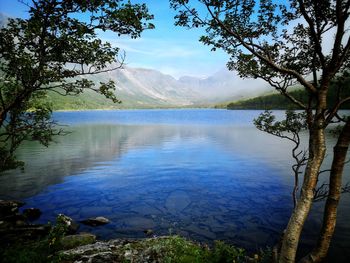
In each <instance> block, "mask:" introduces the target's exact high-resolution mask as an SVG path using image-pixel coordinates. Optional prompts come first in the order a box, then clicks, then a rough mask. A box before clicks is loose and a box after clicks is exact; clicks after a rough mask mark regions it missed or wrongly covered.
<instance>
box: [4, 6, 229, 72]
mask: <svg viewBox="0 0 350 263" xmlns="http://www.w3.org/2000/svg"><path fill="white" fill-rule="evenodd" d="M132 2H135V1H132ZM137 2H144V3H146V4H147V6H148V8H149V10H150V13H152V14H154V16H155V19H154V21H153V23H154V24H155V26H156V29H154V30H147V31H145V32H144V33H143V34H142V37H141V38H139V39H130V38H127V37H118V36H116V35H115V34H112V33H108V34H104V35H102V38H103V39H104V40H106V41H109V42H111V43H112V44H113V45H115V46H118V47H120V48H122V49H123V50H125V52H126V63H127V65H128V66H130V67H142V68H152V69H156V70H159V71H161V72H163V73H166V74H170V75H172V76H174V77H180V76H184V75H189V76H197V77H206V76H210V75H212V74H213V73H215V72H216V71H219V70H221V69H223V68H224V67H225V64H226V62H227V60H228V56H227V55H226V54H225V53H224V52H222V51H216V52H211V51H210V48H209V47H208V46H204V45H203V44H202V43H200V42H199V41H198V39H199V37H200V35H201V31H200V30H199V29H197V30H195V29H193V30H188V29H186V28H180V27H175V26H174V15H175V11H174V10H171V9H170V6H169V1H167V0H158V1H156V0H144V1H141V0H139V1H137ZM26 10H27V7H26V6H25V5H23V4H21V3H19V2H18V1H17V0H0V12H2V13H4V14H6V15H8V16H11V17H25V16H26V15H27V14H26Z"/></svg>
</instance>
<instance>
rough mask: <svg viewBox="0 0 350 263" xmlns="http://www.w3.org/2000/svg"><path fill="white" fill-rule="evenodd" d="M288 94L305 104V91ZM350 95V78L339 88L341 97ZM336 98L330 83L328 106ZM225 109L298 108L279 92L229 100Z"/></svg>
mask: <svg viewBox="0 0 350 263" xmlns="http://www.w3.org/2000/svg"><path fill="white" fill-rule="evenodd" d="M290 94H291V95H292V96H294V97H295V98H296V99H298V100H300V101H302V102H303V103H305V104H307V101H306V99H307V93H306V91H305V90H302V89H297V90H294V91H291V92H290ZM349 96H350V78H349V79H347V80H346V81H345V84H344V86H343V88H342V90H341V97H343V98H344V97H349ZM336 98H337V89H336V87H335V85H334V84H332V85H331V88H330V92H329V94H328V101H329V102H330V106H332V105H334V103H335V101H336ZM220 106H222V105H220ZM226 107H227V109H230V110H237V109H264V110H271V109H299V108H298V107H297V106H296V105H295V104H293V103H292V102H291V101H290V100H289V99H287V98H286V97H284V96H282V95H281V94H270V95H266V96H258V97H255V98H251V99H246V100H240V101H236V102H231V103H228V104H227V106H226ZM342 109H350V102H348V103H346V104H344V105H343V107H342Z"/></svg>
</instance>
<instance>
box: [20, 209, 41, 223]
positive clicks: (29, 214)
mask: <svg viewBox="0 0 350 263" xmlns="http://www.w3.org/2000/svg"><path fill="white" fill-rule="evenodd" d="M23 215H24V216H25V217H26V218H27V219H28V220H29V221H33V220H36V219H38V218H39V217H40V216H41V211H40V209H38V208H27V209H24V210H23Z"/></svg>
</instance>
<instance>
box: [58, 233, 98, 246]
mask: <svg viewBox="0 0 350 263" xmlns="http://www.w3.org/2000/svg"><path fill="white" fill-rule="evenodd" d="M95 241H96V236H95V235H93V234H89V233H79V234H76V235H69V236H64V237H63V238H61V240H60V243H61V246H62V248H63V249H72V248H75V247H79V246H83V245H88V244H92V243H94V242H95Z"/></svg>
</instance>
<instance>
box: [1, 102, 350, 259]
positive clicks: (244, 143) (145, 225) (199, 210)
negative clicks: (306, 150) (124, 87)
mask: <svg viewBox="0 0 350 263" xmlns="http://www.w3.org/2000/svg"><path fill="white" fill-rule="evenodd" d="M259 113H260V112H259V111H227V110H207V109H199V110H188V109H186V110H119V111H82V112H55V113H54V115H53V117H54V119H55V120H57V121H58V122H59V123H62V124H66V125H67V126H66V127H64V128H65V129H66V130H69V131H71V133H70V134H68V135H66V136H61V137H57V138H56V142H57V143H53V144H52V145H50V147H49V148H45V147H43V146H40V145H38V144H36V143H26V144H25V145H23V147H22V148H21V149H20V150H19V151H18V157H19V158H20V159H21V160H24V161H25V162H26V166H25V170H24V172H23V173H22V172H20V171H11V172H7V173H5V174H4V175H3V176H1V177H0V198H2V199H4V198H6V199H13V198H15V199H23V200H24V201H25V202H26V206H25V207H24V208H27V207H38V208H40V209H41V210H42V211H43V215H42V217H41V218H40V219H39V220H38V221H37V222H38V223H46V222H48V221H52V222H53V221H54V220H55V217H56V216H57V214H58V213H64V214H66V215H68V216H70V217H72V218H73V219H75V220H77V221H79V220H83V219H86V218H88V217H95V216H104V217H107V218H109V219H110V220H111V223H110V224H108V225H105V226H101V227H96V228H90V227H87V226H81V228H80V230H82V231H91V232H93V233H95V234H97V235H98V237H100V238H101V239H107V238H117V237H144V236H145V234H144V233H143V231H144V230H147V229H152V230H153V231H154V234H155V235H166V234H169V233H171V234H180V235H182V236H185V237H189V238H192V239H195V240H198V241H205V242H212V241H213V240H225V241H227V242H229V243H233V244H236V245H239V246H243V247H245V248H246V249H248V250H254V249H256V248H259V247H265V246H272V245H274V243H275V242H276V241H277V240H278V239H279V235H280V233H281V231H282V230H283V229H284V227H285V225H286V224H287V221H288V218H289V215H290V213H291V209H292V199H291V190H292V184H293V177H292V175H291V165H292V158H291V156H290V151H291V146H292V145H291V144H289V143H288V142H286V141H284V140H281V139H278V138H275V137H274V136H271V135H268V134H265V133H263V132H260V131H258V130H257V129H256V128H255V127H254V126H253V124H252V120H253V119H254V118H255V117H257V116H258V114H259ZM276 114H277V115H280V116H282V115H283V112H281V111H278V112H276ZM334 142H335V141H334V139H333V138H331V137H329V138H328V145H329V147H330V150H331V147H332V145H334ZM329 162H330V160H326V163H325V167H327V165H328V164H329ZM345 177H346V178H345V179H344V182H346V181H350V176H349V167H347V170H346V171H345ZM323 181H325V180H323V179H322V178H321V180H320V182H321V183H322V182H323ZM323 204H324V203H323V202H318V203H316V204H315V206H314V208H313V210H312V214H311V217H310V218H309V220H308V221H307V224H306V229H305V231H304V233H303V235H304V241H303V246H304V247H305V248H307V247H308V246H311V245H312V244H313V240H314V238H315V236H317V234H318V227H319V226H320V223H321V219H322V206H323ZM349 222H350V198H349V194H344V195H343V199H342V201H341V204H340V209H339V219H338V223H337V229H336V234H335V239H334V242H333V246H332V249H331V255H332V256H337V257H338V260H337V262H341V261H344V262H345V261H346V258H347V257H348V258H349V257H350V223H349Z"/></svg>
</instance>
